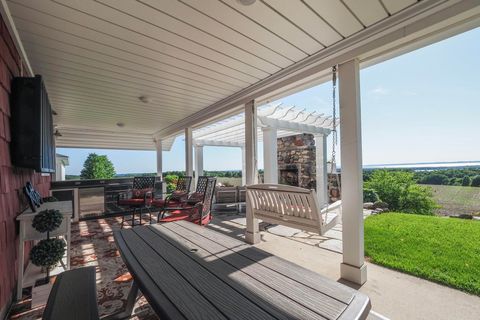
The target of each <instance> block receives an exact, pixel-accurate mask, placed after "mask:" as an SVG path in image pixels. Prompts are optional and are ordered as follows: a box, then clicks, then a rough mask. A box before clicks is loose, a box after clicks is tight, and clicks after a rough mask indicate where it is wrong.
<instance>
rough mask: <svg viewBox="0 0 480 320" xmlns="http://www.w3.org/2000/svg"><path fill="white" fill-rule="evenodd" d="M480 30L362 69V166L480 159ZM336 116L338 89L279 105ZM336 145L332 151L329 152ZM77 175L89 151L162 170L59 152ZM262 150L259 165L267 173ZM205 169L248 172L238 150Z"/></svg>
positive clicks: (141, 155)
mask: <svg viewBox="0 0 480 320" xmlns="http://www.w3.org/2000/svg"><path fill="white" fill-rule="evenodd" d="M479 57H480V28H477V29H475V30H472V31H469V32H466V33H463V34H461V35H458V36H456V37H453V38H450V39H447V40H444V41H442V42H439V43H436V44H433V45H430V46H428V47H425V48H422V49H419V50H416V51H414V52H411V53H408V54H405V55H402V56H400V57H397V58H395V59H391V60H388V61H386V62H383V63H380V64H377V65H375V66H371V67H369V68H366V69H363V70H362V71H361V80H360V81H361V82H360V83H361V96H362V135H363V137H362V138H363V163H364V165H369V164H397V163H412V162H441V161H464V160H480V148H478V145H479V142H480V130H479V122H480V59H479ZM280 102H282V103H283V104H285V105H296V106H298V107H302V108H307V110H312V111H313V110H317V112H320V113H325V114H327V115H330V114H332V107H331V83H325V84H323V85H320V86H317V87H314V88H311V89H309V90H305V91H303V92H300V93H297V94H294V95H291V96H289V97H287V98H284V99H282V100H280ZM330 148H331V146H329V149H330ZM57 152H58V153H61V154H65V155H68V156H70V166H68V167H67V168H66V172H67V174H78V173H79V172H80V170H81V168H82V165H83V162H84V161H85V159H86V157H87V155H88V154H89V153H90V152H96V153H98V154H106V155H108V157H109V158H110V159H111V160H112V162H113V164H114V165H115V168H116V171H117V173H135V172H155V171H156V168H155V163H156V160H155V152H153V151H123V150H122V151H120V150H93V149H88V150H87V149H65V148H58V149H57ZM261 152H262V146H261V145H260V146H259V167H260V168H263V163H262V157H261V154H262V153H261ZM184 155H185V150H184V140H183V138H182V137H180V138H177V139H176V141H175V143H174V145H173V148H172V150H171V151H170V152H164V164H163V166H164V171H167V170H183V169H184V168H185V164H184ZM204 167H205V169H206V170H231V169H240V168H241V153H240V150H239V149H237V148H220V147H205V149H204Z"/></svg>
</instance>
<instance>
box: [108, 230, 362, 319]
mask: <svg viewBox="0 0 480 320" xmlns="http://www.w3.org/2000/svg"><path fill="white" fill-rule="evenodd" d="M114 235H115V241H116V243H117V246H118V248H119V250H120V252H121V255H122V258H123V260H124V262H125V264H126V265H127V267H128V269H129V271H130V273H131V274H132V276H133V278H134V281H135V282H136V284H137V285H138V286H139V288H140V290H141V291H142V293H143V295H144V296H145V298H146V299H147V300H148V302H149V303H150V305H151V307H152V308H153V309H154V310H155V312H156V313H157V314H158V315H159V316H160V317H161V318H162V319H163V318H166V319H209V320H210V319H211V320H213V319H252V320H253V319H365V318H366V317H367V315H368V313H369V310H370V300H369V298H368V297H367V296H366V295H364V294H362V293H360V292H358V291H356V290H353V289H351V288H349V287H347V286H345V285H343V284H340V283H338V282H335V281H332V280H330V279H327V278H325V277H323V276H321V275H320V274H317V273H315V272H313V271H310V270H308V269H305V268H303V267H300V266H298V265H296V264H294V263H292V262H289V261H287V260H284V259H281V258H279V257H276V256H273V255H271V254H270V253H268V252H265V251H263V250H260V249H258V248H256V247H254V246H251V245H248V244H246V243H245V242H243V241H241V240H239V239H235V238H232V237H230V236H227V235H225V234H222V233H219V232H217V231H214V230H211V229H209V228H206V227H201V226H199V225H195V224H193V223H191V222H187V221H178V222H170V223H165V224H157V225H151V226H139V227H135V228H131V229H123V230H118V231H115V232H114Z"/></svg>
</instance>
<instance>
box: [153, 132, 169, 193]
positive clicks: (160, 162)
mask: <svg viewBox="0 0 480 320" xmlns="http://www.w3.org/2000/svg"><path fill="white" fill-rule="evenodd" d="M155 149H156V151H157V177H160V180H161V181H162V195H161V198H162V199H163V198H164V197H165V195H166V194H167V184H166V183H165V182H164V181H163V145H162V140H161V139H156V140H155ZM157 196H158V195H157Z"/></svg>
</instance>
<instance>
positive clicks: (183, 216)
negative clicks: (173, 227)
mask: <svg viewBox="0 0 480 320" xmlns="http://www.w3.org/2000/svg"><path fill="white" fill-rule="evenodd" d="M180 220H186V221H190V222H193V223H196V224H199V221H200V217H199V216H198V215H191V214H189V213H187V212H182V211H180V210H178V211H174V212H172V214H170V215H169V216H168V217H165V218H162V219H160V220H159V221H158V222H160V223H162V222H173V221H180ZM211 220H212V217H211V216H210V215H208V216H206V217H203V219H202V223H201V224H202V225H206V224H208V223H209V222H210V221H211Z"/></svg>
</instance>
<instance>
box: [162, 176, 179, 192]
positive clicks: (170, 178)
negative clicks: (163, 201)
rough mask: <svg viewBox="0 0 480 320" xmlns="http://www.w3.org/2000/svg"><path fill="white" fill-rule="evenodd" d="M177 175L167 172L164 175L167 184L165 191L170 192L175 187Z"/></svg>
mask: <svg viewBox="0 0 480 320" xmlns="http://www.w3.org/2000/svg"><path fill="white" fill-rule="evenodd" d="M177 180H178V176H177V175H174V174H169V175H166V176H165V183H166V184H167V193H172V192H173V191H175V188H176V187H177V186H176V184H177Z"/></svg>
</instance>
